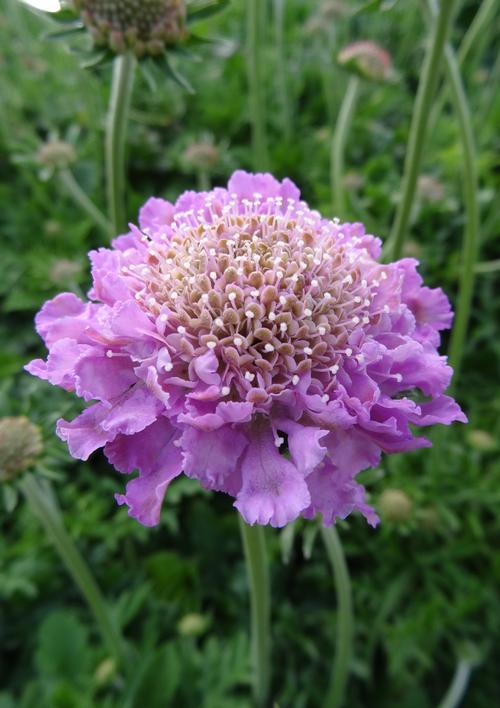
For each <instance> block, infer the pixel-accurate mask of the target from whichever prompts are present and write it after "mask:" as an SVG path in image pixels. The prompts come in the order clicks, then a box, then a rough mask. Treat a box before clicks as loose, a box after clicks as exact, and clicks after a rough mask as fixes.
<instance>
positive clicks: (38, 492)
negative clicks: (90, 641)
mask: <svg viewBox="0 0 500 708" xmlns="http://www.w3.org/2000/svg"><path fill="white" fill-rule="evenodd" d="M19 486H20V488H21V490H22V492H23V494H24V496H25V498H26V501H27V502H28V504H29V506H30V509H31V511H32V512H33V514H34V515H35V516H36V517H37V519H38V520H39V522H40V523H41V525H42V526H43V527H44V529H45V531H46V532H47V536H48V537H49V539H50V541H51V542H52V544H53V545H54V547H55V548H56V550H57V552H58V553H59V556H60V557H61V559H62V561H63V562H64V564H65V565H66V568H67V570H68V571H69V573H70V575H71V576H72V577H73V580H74V581H75V583H76V585H77V586H78V587H79V589H80V591H81V593H82V595H83V596H84V597H85V600H86V601H87V603H88V605H89V607H90V609H91V611H92V612H93V614H94V617H95V620H96V623H97V626H98V627H99V631H100V632H101V635H102V638H103V641H104V643H105V644H106V645H107V647H108V650H109V652H110V653H111V654H112V656H113V657H114V658H115V659H116V661H117V662H118V663H119V664H121V665H122V666H123V665H125V664H124V661H125V647H124V643H123V640H122V637H121V636H120V633H119V631H118V629H117V628H116V626H115V623H114V622H113V620H112V618H111V615H110V611H109V608H108V607H107V605H106V601H105V599H104V597H103V596H102V593H101V591H100V589H99V587H98V586H97V583H96V581H95V580H94V577H93V575H92V573H91V571H90V569H89V567H88V565H87V564H86V562H85V560H84V559H83V557H82V555H81V553H80V552H79V550H78V549H77V547H76V546H75V544H74V542H73V540H72V539H71V537H70V535H69V534H68V532H67V531H66V528H65V527H64V522H63V519H62V515H61V512H60V509H59V508H58V506H57V502H56V500H55V498H54V496H53V494H50V495H49V491H48V489H47V488H44V486H42V484H41V483H40V481H39V480H37V479H36V478H35V477H34V476H33V475H30V474H27V475H25V476H24V478H23V479H22V480H21V482H20V485H19Z"/></svg>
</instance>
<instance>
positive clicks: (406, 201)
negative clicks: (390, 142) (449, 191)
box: [390, 0, 456, 260]
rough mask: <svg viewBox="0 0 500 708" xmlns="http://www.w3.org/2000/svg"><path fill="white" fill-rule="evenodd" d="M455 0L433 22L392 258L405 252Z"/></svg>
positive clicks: (447, 1)
mask: <svg viewBox="0 0 500 708" xmlns="http://www.w3.org/2000/svg"><path fill="white" fill-rule="evenodd" d="M455 2H456V0H441V4H440V10H439V14H438V16H437V18H436V22H435V24H434V28H433V33H432V37H431V41H430V43H429V47H428V49H427V52H426V56H425V60H424V65H423V69H422V76H421V78H420V81H419V85H418V91H417V97H416V99H415V106H414V109H413V115H412V120H411V126H410V135H409V139H408V148H407V151H406V159H405V165H404V174H403V188H402V194H401V201H400V202H399V205H398V208H397V211H396V217H395V220H394V226H393V229H392V233H391V237H390V245H391V246H392V248H391V256H392V260H397V259H398V258H400V257H401V254H402V252H403V246H404V241H405V237H406V232H407V229H408V223H409V220H410V215H411V208H412V204H413V201H414V198H415V190H416V186H417V178H418V173H419V170H420V164H421V161H422V152H423V147H424V141H425V136H426V132H427V122H428V118H429V112H430V109H431V106H432V99H433V97H434V93H435V91H436V85H437V81H438V78H439V74H440V68H441V62H442V59H443V49H444V44H445V41H446V37H447V35H448V31H449V28H450V25H451V20H452V15H453V7H454V5H455Z"/></svg>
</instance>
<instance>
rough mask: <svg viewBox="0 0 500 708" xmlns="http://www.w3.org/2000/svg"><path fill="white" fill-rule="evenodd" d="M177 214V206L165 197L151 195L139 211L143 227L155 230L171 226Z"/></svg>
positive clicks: (140, 222)
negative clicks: (159, 197)
mask: <svg viewBox="0 0 500 708" xmlns="http://www.w3.org/2000/svg"><path fill="white" fill-rule="evenodd" d="M174 215H175V207H174V205H173V204H171V203H170V202H167V201H166V200H165V199H158V198H157V197H150V199H148V201H147V202H146V203H145V204H144V206H143V207H142V208H141V209H140V211H139V224H140V227H141V229H143V230H144V229H148V230H150V231H155V230H158V229H161V228H162V227H163V226H170V224H171V223H172V220H173V218H174Z"/></svg>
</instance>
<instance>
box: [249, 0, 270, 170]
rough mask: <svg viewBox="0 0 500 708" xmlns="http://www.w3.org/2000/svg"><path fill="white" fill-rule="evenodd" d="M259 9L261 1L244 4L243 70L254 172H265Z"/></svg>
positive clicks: (265, 139) (261, 29)
mask: <svg viewBox="0 0 500 708" xmlns="http://www.w3.org/2000/svg"><path fill="white" fill-rule="evenodd" d="M263 7H264V6H263V5H262V0H248V2H247V37H248V45H247V70H248V84H249V94H250V120H251V124H252V145H253V158H254V169H255V170H266V169H267V163H268V154H267V137H266V114H265V102H264V95H263V72H262V46H263V42H262V41H261V40H262V33H263V22H262V14H263Z"/></svg>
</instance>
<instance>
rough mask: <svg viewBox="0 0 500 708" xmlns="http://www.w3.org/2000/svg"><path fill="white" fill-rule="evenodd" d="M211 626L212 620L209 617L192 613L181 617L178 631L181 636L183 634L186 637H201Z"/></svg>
mask: <svg viewBox="0 0 500 708" xmlns="http://www.w3.org/2000/svg"><path fill="white" fill-rule="evenodd" d="M209 624H210V619H209V618H208V617H206V616H205V615H200V614H198V613H196V612H191V613H189V614H187V615H184V617H181V619H180V620H179V623H178V625H177V629H178V630H179V634H182V635H183V636H184V637H199V636H200V635H201V634H203V633H204V632H205V631H206V629H207V627H208V625H209Z"/></svg>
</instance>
